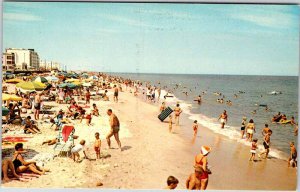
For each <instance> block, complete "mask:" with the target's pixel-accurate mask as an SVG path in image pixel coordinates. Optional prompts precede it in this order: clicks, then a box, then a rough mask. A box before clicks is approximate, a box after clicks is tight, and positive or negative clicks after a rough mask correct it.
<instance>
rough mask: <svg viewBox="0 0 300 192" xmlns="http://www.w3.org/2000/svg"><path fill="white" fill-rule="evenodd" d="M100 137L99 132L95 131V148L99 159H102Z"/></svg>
mask: <svg viewBox="0 0 300 192" xmlns="http://www.w3.org/2000/svg"><path fill="white" fill-rule="evenodd" d="M99 137H100V134H99V133H98V132H96V133H95V138H96V140H95V143H94V149H95V152H96V156H97V159H100V148H101V139H100V138H99Z"/></svg>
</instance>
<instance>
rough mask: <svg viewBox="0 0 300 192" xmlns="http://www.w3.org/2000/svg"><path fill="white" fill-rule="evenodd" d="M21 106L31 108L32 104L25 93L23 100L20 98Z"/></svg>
mask: <svg viewBox="0 0 300 192" xmlns="http://www.w3.org/2000/svg"><path fill="white" fill-rule="evenodd" d="M22 108H25V109H31V108H32V105H31V103H30V102H29V99H28V96H27V95H25V96H24V98H23V100H22Z"/></svg>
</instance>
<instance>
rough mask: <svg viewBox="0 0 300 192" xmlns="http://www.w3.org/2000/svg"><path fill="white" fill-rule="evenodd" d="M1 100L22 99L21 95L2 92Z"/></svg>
mask: <svg viewBox="0 0 300 192" xmlns="http://www.w3.org/2000/svg"><path fill="white" fill-rule="evenodd" d="M2 101H22V97H19V96H16V95H9V94H6V93H2Z"/></svg>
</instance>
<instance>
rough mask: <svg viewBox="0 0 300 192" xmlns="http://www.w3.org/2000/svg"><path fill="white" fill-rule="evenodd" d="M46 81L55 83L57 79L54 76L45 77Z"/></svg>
mask: <svg viewBox="0 0 300 192" xmlns="http://www.w3.org/2000/svg"><path fill="white" fill-rule="evenodd" d="M45 78H46V79H47V80H48V81H51V82H57V81H58V80H59V79H58V78H57V77H55V76H47V77H45Z"/></svg>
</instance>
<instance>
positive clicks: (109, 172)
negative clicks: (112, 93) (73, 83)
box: [2, 89, 297, 190]
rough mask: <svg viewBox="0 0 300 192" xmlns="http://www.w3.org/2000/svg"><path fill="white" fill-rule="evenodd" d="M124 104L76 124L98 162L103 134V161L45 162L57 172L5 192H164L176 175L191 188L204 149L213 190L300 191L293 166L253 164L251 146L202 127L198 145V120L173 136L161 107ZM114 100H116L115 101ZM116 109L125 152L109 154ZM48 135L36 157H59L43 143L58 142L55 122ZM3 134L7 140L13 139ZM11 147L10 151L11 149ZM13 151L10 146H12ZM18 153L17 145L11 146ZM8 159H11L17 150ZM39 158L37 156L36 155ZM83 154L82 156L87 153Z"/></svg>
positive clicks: (37, 140) (37, 141) (123, 100)
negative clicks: (95, 191) (18, 191)
mask: <svg viewBox="0 0 300 192" xmlns="http://www.w3.org/2000/svg"><path fill="white" fill-rule="evenodd" d="M119 98H120V99H119V102H118V103H114V102H113V101H106V102H105V101H95V102H94V101H92V102H91V104H92V103H96V104H97V106H98V107H99V110H100V115H101V116H100V117H93V120H92V124H93V125H92V126H90V127H88V126H86V125H85V121H83V122H82V123H81V124H80V123H79V122H78V120H76V121H74V122H73V123H74V126H75V129H76V131H75V135H78V136H79V138H78V139H77V140H75V144H77V143H78V142H79V141H80V140H81V139H85V140H86V141H87V143H86V145H87V147H88V153H87V155H88V156H89V157H90V158H93V159H95V157H96V156H95V152H94V149H93V142H94V140H95V138H94V134H95V132H99V133H100V138H101V141H102V147H101V152H102V155H103V156H105V157H104V158H101V159H100V160H87V159H84V160H83V161H82V162H81V163H74V162H73V160H72V159H70V158H67V157H55V158H54V159H51V160H49V161H47V162H45V167H47V168H50V170H51V172H49V173H47V174H46V175H42V176H40V177H39V178H34V179H32V180H30V181H29V182H19V181H11V182H8V183H5V184H2V187H5V188H6V187H21V188H23V187H24V188H96V183H97V182H99V181H100V182H102V183H103V186H101V187H99V188H101V189H163V188H164V187H165V186H166V179H167V177H168V176H170V175H173V176H175V177H176V178H178V180H179V184H178V187H177V189H185V181H186V179H187V177H188V176H189V174H190V173H192V172H193V171H194V169H193V164H194V157H195V155H196V154H197V153H199V151H200V148H201V145H208V146H211V147H212V151H211V153H210V155H209V156H208V162H209V165H210V166H212V168H211V170H212V174H211V175H210V178H209V184H208V188H207V189H222V190H231V189H236V190H241V189H247V190H296V186H297V169H293V168H287V162H286V161H283V160H280V159H276V158H271V159H267V160H265V159H262V160H261V161H257V162H254V163H253V162H249V161H248V159H249V155H250V153H249V147H247V146H245V145H242V144H240V143H238V142H235V141H233V140H229V139H227V138H226V137H224V136H221V135H218V134H214V133H213V132H212V131H210V130H208V129H207V128H205V127H202V126H200V128H199V131H198V137H197V138H196V141H195V143H194V144H193V143H192V141H191V140H192V135H191V136H188V135H187V134H186V131H185V130H187V129H191V127H192V121H191V120H188V119H187V117H186V116H185V115H183V116H182V117H181V124H180V126H175V125H173V133H172V134H170V133H169V132H168V123H167V122H164V123H161V122H160V121H159V120H158V118H157V115H158V114H159V107H158V106H157V105H153V104H149V103H147V102H145V101H143V99H141V98H138V97H135V96H133V94H132V93H129V89H128V91H124V92H121V93H120V96H119ZM111 100H112V99H111ZM45 104H47V105H53V106H55V107H54V108H53V110H56V111H58V110H59V109H60V108H62V109H66V106H67V105H58V104H56V103H55V102H45ZM108 108H111V109H112V110H113V112H114V113H115V114H116V115H117V116H118V118H119V119H120V123H121V127H120V139H121V142H122V148H123V151H122V152H121V151H120V150H118V149H117V143H116V142H115V140H114V138H113V137H112V147H114V148H115V149H108V146H107V143H106V139H105V136H106V134H107V133H108V131H109V124H108V116H107V114H106V110H107V109H108ZM39 126H40V127H41V130H42V134H40V135H34V136H33V137H32V138H31V139H30V140H29V141H28V142H26V143H25V149H29V150H33V151H34V153H35V154H46V155H49V156H51V155H53V153H54V151H53V146H47V145H43V146H42V145H41V143H42V141H43V140H47V139H53V138H55V136H56V135H57V132H55V131H54V130H53V128H51V129H50V123H46V122H41V121H40V122H39ZM9 134H11V133H7V135H9ZM7 135H6V134H3V135H2V137H4V136H7ZM5 148H7V147H5ZM8 148H9V147H8ZM10 148H12V146H11V147H10ZM3 151H6V153H5V157H11V155H10V154H9V152H12V151H13V150H11V149H3ZM32 153H33V152H32ZM81 155H82V154H81Z"/></svg>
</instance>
